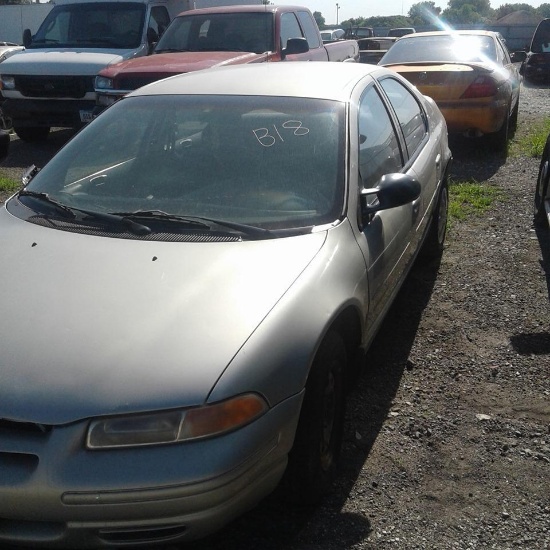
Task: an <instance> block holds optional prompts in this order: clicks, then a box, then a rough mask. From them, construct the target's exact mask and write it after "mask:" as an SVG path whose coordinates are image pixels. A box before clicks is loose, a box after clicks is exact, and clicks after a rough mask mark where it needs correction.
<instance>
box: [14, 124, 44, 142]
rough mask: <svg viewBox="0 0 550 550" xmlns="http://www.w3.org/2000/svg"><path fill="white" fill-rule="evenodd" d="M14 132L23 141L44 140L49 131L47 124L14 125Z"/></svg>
mask: <svg viewBox="0 0 550 550" xmlns="http://www.w3.org/2000/svg"><path fill="white" fill-rule="evenodd" d="M13 129H14V130H15V133H16V134H17V135H18V136H19V139H22V140H23V141H28V142H33V141H44V140H45V139H46V138H47V137H48V134H49V133H50V128H49V126H14V127H13Z"/></svg>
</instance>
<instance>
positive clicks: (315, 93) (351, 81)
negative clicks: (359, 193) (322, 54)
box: [129, 61, 395, 101]
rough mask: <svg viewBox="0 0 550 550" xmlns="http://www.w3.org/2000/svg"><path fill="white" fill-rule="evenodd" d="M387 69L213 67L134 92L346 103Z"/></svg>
mask: <svg viewBox="0 0 550 550" xmlns="http://www.w3.org/2000/svg"><path fill="white" fill-rule="evenodd" d="M384 72H385V73H387V74H391V75H395V73H394V72H392V71H390V70H389V69H384V68H382V67H378V66H376V65H368V64H366V63H335V62H328V61H325V62H323V61H317V62H315V63H313V62H309V61H293V62H292V63H284V62H277V63H269V62H268V63H252V64H247V65H238V66H230V67H217V68H213V69H207V70H203V71H194V72H191V73H186V74H181V75H176V76H173V77H170V78H166V79H164V80H159V81H157V82H153V83H152V84H149V85H147V86H144V87H143V88H139V89H138V90H135V91H134V92H132V93H131V94H129V96H141V95H179V94H183V93H185V94H199V95H263V96H281V97H282V96H286V97H311V98H318V99H330V100H336V101H347V100H348V99H349V96H350V94H351V91H352V89H353V88H354V87H355V85H356V84H357V82H358V81H359V80H361V79H362V78H364V77H365V76H367V75H369V74H381V73H384Z"/></svg>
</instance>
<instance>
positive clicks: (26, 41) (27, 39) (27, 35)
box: [23, 29, 32, 48]
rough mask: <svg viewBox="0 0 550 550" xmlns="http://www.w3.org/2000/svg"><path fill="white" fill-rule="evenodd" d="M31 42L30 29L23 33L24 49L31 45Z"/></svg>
mask: <svg viewBox="0 0 550 550" xmlns="http://www.w3.org/2000/svg"><path fill="white" fill-rule="evenodd" d="M31 42H32V34H31V29H25V30H24V31H23V46H25V48H28V47H29V46H30V45H31Z"/></svg>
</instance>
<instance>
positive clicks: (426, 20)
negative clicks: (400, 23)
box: [409, 2, 441, 27]
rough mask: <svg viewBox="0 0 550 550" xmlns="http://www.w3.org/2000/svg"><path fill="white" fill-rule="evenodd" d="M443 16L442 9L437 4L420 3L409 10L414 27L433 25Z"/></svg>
mask: <svg viewBox="0 0 550 550" xmlns="http://www.w3.org/2000/svg"><path fill="white" fill-rule="evenodd" d="M440 15H441V8H438V7H436V5H435V2H418V3H417V4H413V5H412V6H411V9H410V10H409V19H410V20H411V25H412V26H413V27H415V26H416V27H420V26H422V25H430V24H433V23H434V22H435V21H436V20H437V19H438V18H439V16H440Z"/></svg>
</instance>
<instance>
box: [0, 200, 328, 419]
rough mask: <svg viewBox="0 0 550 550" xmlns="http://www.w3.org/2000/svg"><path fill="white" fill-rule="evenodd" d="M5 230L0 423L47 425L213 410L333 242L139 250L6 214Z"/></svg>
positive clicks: (2, 216)
mask: <svg viewBox="0 0 550 550" xmlns="http://www.w3.org/2000/svg"><path fill="white" fill-rule="evenodd" d="M0 232H1V233H2V239H1V240H0V257H2V269H1V270H0V284H1V285H2V288H4V289H5V290H6V292H5V293H4V296H3V298H2V305H1V309H0V311H1V315H0V418H6V419H12V420H16V421H24V422H36V423H41V424H63V423H68V422H73V421H76V420H79V419H82V418H89V417H94V416H98V415H105V414H114V413H117V414H118V413H132V412H143V411H147V410H159V409H165V408H176V407H182V406H189V405H196V404H201V403H203V402H205V400H206V398H207V396H208V394H209V392H210V390H211V389H212V387H213V386H214V385H215V383H216V381H217V380H218V379H219V377H220V376H221V374H222V372H223V371H224V369H226V367H227V366H228V365H229V364H230V363H231V361H232V359H233V357H234V356H235V355H236V354H237V353H238V352H239V349H240V348H241V347H242V345H243V344H244V343H245V342H246V340H247V339H248V338H249V337H250V335H251V334H252V333H253V332H254V330H255V329H256V328H257V326H258V325H259V324H260V323H261V322H262V320H263V319H264V318H265V317H266V316H267V315H268V314H269V312H270V310H271V309H272V308H273V307H274V306H275V305H276V304H277V302H278V301H279V300H280V298H281V297H282V295H283V294H284V293H285V292H286V291H287V290H288V288H289V287H290V286H291V285H292V284H293V283H294V282H295V280H296V279H297V278H298V277H299V276H300V274H301V273H302V271H303V270H304V269H305V267H306V266H307V265H308V263H309V262H310V261H311V260H312V258H313V257H314V256H315V255H316V254H317V253H318V252H319V250H320V249H321V247H322V246H323V243H324V242H325V237H326V234H325V232H321V233H317V234H310V235H302V236H296V237H287V238H281V239H268V240H265V241H250V242H229V243H219V242H210V243H197V242H192V243H178V242H153V241H134V240H125V239H115V238H108V237H97V236H89V235H79V234H75V233H70V232H65V231H58V230H55V229H50V228H45V227H40V226H37V225H34V224H31V223H28V222H25V221H22V220H19V219H18V218H14V217H12V216H11V214H9V213H8V212H7V211H6V209H5V208H4V207H3V208H2V209H0ZM257 367H258V365H257V364H256V365H254V368H257ZM229 368H230V367H229ZM251 389H254V388H251Z"/></svg>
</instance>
